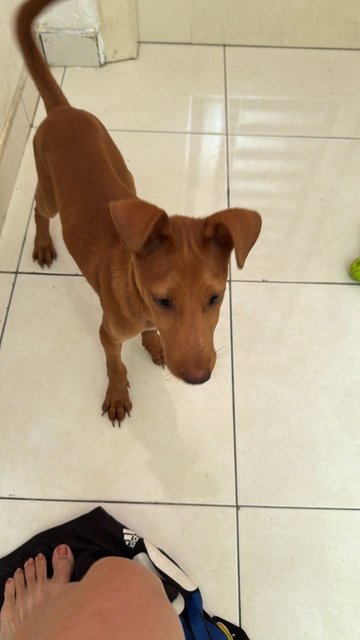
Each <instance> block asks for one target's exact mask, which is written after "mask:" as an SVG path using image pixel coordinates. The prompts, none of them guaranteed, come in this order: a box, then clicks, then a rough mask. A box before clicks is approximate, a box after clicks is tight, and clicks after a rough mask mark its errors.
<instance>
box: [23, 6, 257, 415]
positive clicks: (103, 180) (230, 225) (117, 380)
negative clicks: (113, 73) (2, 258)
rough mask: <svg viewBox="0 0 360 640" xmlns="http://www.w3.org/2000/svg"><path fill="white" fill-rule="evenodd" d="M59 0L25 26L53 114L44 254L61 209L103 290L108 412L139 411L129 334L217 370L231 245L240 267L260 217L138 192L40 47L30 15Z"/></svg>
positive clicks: (71, 243)
mask: <svg viewBox="0 0 360 640" xmlns="http://www.w3.org/2000/svg"><path fill="white" fill-rule="evenodd" d="M53 1H54V0H27V2H25V3H24V4H23V5H22V7H21V8H20V11H19V13H18V17H17V35H18V39H19V42H20V46H21V49H22V52H23V55H24V58H25V62H26V64H27V66H28V69H29V71H30V74H31V75H32V77H33V79H34V81H35V83H36V86H37V88H38V90H39V92H40V94H41V96H42V98H43V100H44V103H45V107H46V111H47V117H46V119H45V120H44V122H43V123H42V124H41V125H40V127H39V128H38V130H37V133H36V135H35V138H34V151H35V160H36V167H37V173H38V186H37V190H36V208H35V221H36V237H35V248H34V255H33V257H34V259H36V260H38V262H39V264H40V265H41V266H43V265H44V264H45V263H46V264H47V265H48V266H50V264H51V262H52V260H53V258H55V257H56V252H55V249H54V246H53V243H52V240H51V236H50V233H49V219H50V218H52V217H53V216H55V215H56V213H57V212H59V213H60V217H61V224H62V229H63V236H64V241H65V244H66V246H67V248H68V250H69V252H70V253H71V255H72V256H73V258H74V259H75V261H76V262H77V264H78V266H79V268H80V269H81V271H82V273H83V274H84V276H85V277H86V279H87V280H88V282H89V283H90V284H91V285H92V287H93V288H94V289H95V291H96V292H97V294H98V296H99V298H100V303H101V306H102V309H103V322H102V325H101V327H100V340H101V342H102V345H103V347H104V350H105V354H106V364H107V373H108V377H109V385H108V389H107V392H106V397H105V401H104V404H103V410H104V412H108V415H109V418H110V420H112V421H113V422H114V421H115V420H117V421H118V422H119V423H120V421H121V420H122V419H123V418H124V416H125V413H129V412H130V409H131V402H130V399H129V395H128V381H127V374H126V368H125V366H124V365H123V363H122V361H121V357H120V351H121V346H122V343H123V342H124V340H128V339H129V338H132V337H133V336H135V335H137V334H138V333H141V334H142V343H143V345H144V347H145V348H146V349H147V350H148V351H149V353H150V355H151V357H152V359H153V361H154V362H155V363H156V364H164V363H165V362H166V364H167V366H168V368H169V369H170V371H171V372H172V373H173V374H174V375H175V376H177V377H178V378H181V379H182V380H185V382H189V383H191V384H201V383H203V382H205V381H206V380H208V379H209V378H210V375H211V372H212V369H213V367H214V364H215V360H216V354H215V350H214V344H213V334H214V329H215V326H216V324H217V322H218V318H219V310H220V305H221V302H222V299H223V295H224V291H225V286H226V279H227V273H228V264H229V259H230V254H231V251H232V249H233V248H235V253H236V259H237V263H238V265H239V267H242V266H243V265H244V262H245V259H246V257H247V255H248V253H249V251H250V249H251V247H252V246H253V244H254V243H255V241H256V239H257V237H258V235H259V233H260V228H261V218H260V216H259V214H258V213H256V212H254V211H247V210H244V209H228V210H226V211H221V212H219V213H215V214H213V215H211V216H209V217H207V218H202V219H195V218H189V217H184V216H173V217H171V218H169V217H168V216H167V214H166V213H165V211H163V210H162V209H159V208H158V207H156V206H154V205H152V204H149V203H147V202H144V201H143V200H141V199H139V198H138V197H137V195H136V190H135V185H134V180H133V178H132V175H131V174H130V172H129V171H128V169H127V167H126V165H125V162H124V160H123V158H122V156H121V154H120V152H119V150H118V149H117V147H116V146H115V144H114V142H113V141H112V139H111V138H110V136H109V134H108V133H107V131H106V129H105V128H104V126H103V125H102V124H101V122H99V120H97V118H95V117H94V116H93V115H91V114H90V113H87V112H86V111H82V110H80V109H74V108H72V107H71V106H70V105H69V103H68V101H67V100H66V98H65V96H64V94H63V93H62V91H61V89H60V87H59V86H58V85H57V84H56V82H55V80H54V79H53V77H52V75H51V73H50V71H49V69H48V67H47V65H46V64H45V62H44V60H43V58H42V56H41V55H40V53H39V51H38V49H37V47H36V44H35V42H34V39H33V36H32V34H31V24H32V21H33V20H34V18H35V17H36V15H37V14H38V13H39V12H40V11H41V10H42V9H43V8H44V7H46V6H47V5H49V4H51V3H52V2H53Z"/></svg>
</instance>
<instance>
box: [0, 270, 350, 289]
mask: <svg viewBox="0 0 360 640" xmlns="http://www.w3.org/2000/svg"><path fill="white" fill-rule="evenodd" d="M229 272H230V273H231V266H230V268H229ZM0 275H21V276H47V277H53V276H54V277H65V278H83V277H84V276H83V275H82V273H66V272H65V271H60V272H55V271H21V270H19V269H18V270H16V269H15V270H13V271H12V270H11V269H0ZM230 280H231V282H232V283H237V284H293V285H301V284H312V285H326V286H329V285H332V286H334V285H336V286H339V287H358V286H359V283H358V282H327V281H325V280H256V279H254V280H251V279H249V278H243V279H241V280H240V279H237V278H228V283H229V282H230Z"/></svg>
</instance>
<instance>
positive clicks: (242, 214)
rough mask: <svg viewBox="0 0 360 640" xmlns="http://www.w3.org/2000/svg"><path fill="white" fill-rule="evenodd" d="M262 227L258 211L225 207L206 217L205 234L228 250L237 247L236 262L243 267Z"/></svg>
mask: <svg viewBox="0 0 360 640" xmlns="http://www.w3.org/2000/svg"><path fill="white" fill-rule="evenodd" d="M260 229H261V216H260V215H259V214H258V213H257V212H256V211H250V210H249V209H225V210H224V211H219V212H218V213H214V214H213V215H212V216H209V217H208V218H206V220H205V232H204V234H205V238H208V239H212V240H214V241H215V242H216V243H217V244H218V245H220V246H222V247H224V248H225V249H227V250H228V251H231V250H232V249H235V255H236V262H237V264H238V267H240V269H242V268H243V266H244V263H245V260H246V257H247V255H248V253H249V251H250V249H251V248H252V247H253V246H254V244H255V242H256V240H257V239H258V236H259V233H260Z"/></svg>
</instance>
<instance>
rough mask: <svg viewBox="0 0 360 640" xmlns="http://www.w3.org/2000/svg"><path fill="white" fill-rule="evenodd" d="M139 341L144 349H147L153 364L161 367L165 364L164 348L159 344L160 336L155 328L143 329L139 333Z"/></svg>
mask: <svg viewBox="0 0 360 640" xmlns="http://www.w3.org/2000/svg"><path fill="white" fill-rule="evenodd" d="M141 341H142V344H143V347H145V349H146V351H148V352H149V353H150V355H151V359H152V361H153V362H154V363H155V364H158V365H160V366H162V367H164V366H165V355H164V349H163V346H162V344H161V340H160V336H159V334H158V332H157V330H156V329H147V330H146V331H143V332H142V334H141Z"/></svg>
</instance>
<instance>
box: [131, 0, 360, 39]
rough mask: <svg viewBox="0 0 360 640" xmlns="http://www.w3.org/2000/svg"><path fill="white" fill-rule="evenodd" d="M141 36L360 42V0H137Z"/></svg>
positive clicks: (144, 37)
mask: <svg viewBox="0 0 360 640" xmlns="http://www.w3.org/2000/svg"><path fill="white" fill-rule="evenodd" d="M137 3H138V15H139V34H140V40H141V41H150V42H192V43H200V44H205V43H206V44H233V45H254V46H261V45H262V46H285V47H286V46H287V47H325V48H326V47H329V48H332V47H333V48H337V47H339V48H342V47H343V48H359V47H360V1H359V0H344V1H343V2H341V1H340V0H291V1H289V0H137Z"/></svg>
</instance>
